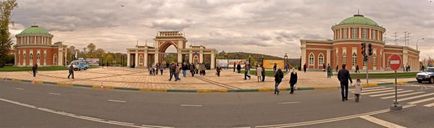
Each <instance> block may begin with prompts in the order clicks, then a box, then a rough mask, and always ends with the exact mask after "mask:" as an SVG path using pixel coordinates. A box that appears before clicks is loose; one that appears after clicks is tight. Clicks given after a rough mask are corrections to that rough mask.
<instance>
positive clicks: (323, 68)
mask: <svg viewBox="0 0 434 128" xmlns="http://www.w3.org/2000/svg"><path fill="white" fill-rule="evenodd" d="M322 70H323V71H324V72H326V64H325V63H324V64H322Z"/></svg>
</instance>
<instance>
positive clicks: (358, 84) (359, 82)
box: [354, 79, 362, 102]
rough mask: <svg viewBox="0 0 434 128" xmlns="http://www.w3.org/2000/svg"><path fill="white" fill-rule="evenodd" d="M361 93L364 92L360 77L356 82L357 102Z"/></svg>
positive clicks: (355, 93)
mask: <svg viewBox="0 0 434 128" xmlns="http://www.w3.org/2000/svg"><path fill="white" fill-rule="evenodd" d="M360 93H362V82H361V81H360V79H357V81H356V82H355V83H354V95H355V97H356V98H355V100H356V102H359V99H360Z"/></svg>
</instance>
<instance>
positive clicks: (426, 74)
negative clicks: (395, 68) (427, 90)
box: [416, 67, 434, 84]
mask: <svg viewBox="0 0 434 128" xmlns="http://www.w3.org/2000/svg"><path fill="white" fill-rule="evenodd" d="M416 80H417V82H418V83H422V82H423V81H428V82H429V83H431V84H432V83H434V67H429V68H427V69H426V70H425V71H422V72H419V73H417V75H416Z"/></svg>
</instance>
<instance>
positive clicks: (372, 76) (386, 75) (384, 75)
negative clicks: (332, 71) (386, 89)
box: [351, 72, 417, 79]
mask: <svg viewBox="0 0 434 128" xmlns="http://www.w3.org/2000/svg"><path fill="white" fill-rule="evenodd" d="M416 74H417V72H399V73H397V76H398V78H416ZM368 76H369V79H393V78H395V73H390V72H388V73H369V75H368ZM351 77H352V78H353V79H355V78H361V79H364V78H366V73H357V74H356V73H352V74H351Z"/></svg>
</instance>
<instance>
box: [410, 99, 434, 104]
mask: <svg viewBox="0 0 434 128" xmlns="http://www.w3.org/2000/svg"><path fill="white" fill-rule="evenodd" d="M431 100H434V97H431V98H427V99H422V100H418V101H413V102H408V103H409V104H418V103H422V102H427V101H431Z"/></svg>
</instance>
